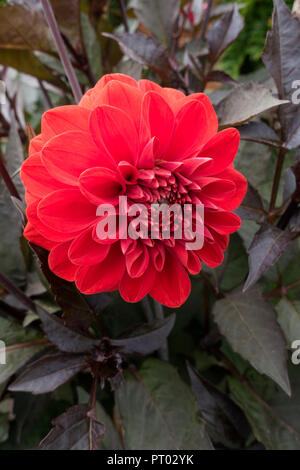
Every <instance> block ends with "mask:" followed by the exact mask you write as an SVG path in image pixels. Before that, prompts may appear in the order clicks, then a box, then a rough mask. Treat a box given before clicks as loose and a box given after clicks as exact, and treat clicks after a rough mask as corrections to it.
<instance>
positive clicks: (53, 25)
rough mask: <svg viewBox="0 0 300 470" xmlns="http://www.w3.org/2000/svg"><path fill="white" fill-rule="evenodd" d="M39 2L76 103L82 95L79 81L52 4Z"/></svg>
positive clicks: (42, 0)
mask: <svg viewBox="0 0 300 470" xmlns="http://www.w3.org/2000/svg"><path fill="white" fill-rule="evenodd" d="M41 3H42V6H43V10H44V13H45V16H46V19H47V22H48V24H49V26H50V29H51V31H52V34H53V37H54V40H55V43H56V47H57V50H58V54H59V57H60V59H61V61H62V64H63V66H64V69H65V72H66V75H67V77H68V80H69V82H70V85H71V88H72V92H73V95H74V98H75V100H76V102H77V103H78V102H79V101H80V99H81V97H82V91H81V88H80V85H79V82H78V80H77V77H76V74H75V72H74V69H73V67H72V64H71V61H70V58H69V56H68V53H67V50H66V48H65V45H64V42H63V39H62V37H61V34H60V31H59V28H58V25H57V22H56V19H55V16H54V12H53V9H52V6H51V4H50V2H49V0H41Z"/></svg>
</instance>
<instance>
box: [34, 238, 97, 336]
mask: <svg viewBox="0 0 300 470" xmlns="http://www.w3.org/2000/svg"><path fill="white" fill-rule="evenodd" d="M30 246H31V247H32V249H33V251H34V252H35V254H36V255H37V257H38V259H39V262H40V266H41V269H42V271H43V273H44V275H45V277H46V279H47V281H48V282H49V284H50V286H51V290H52V292H53V294H54V297H55V300H56V302H57V304H58V305H59V306H60V307H61V309H62V311H63V318H64V320H65V322H66V323H67V325H68V326H70V327H71V328H74V329H76V330H78V331H79V332H86V331H88V328H89V326H90V325H91V323H92V321H93V309H92V308H91V306H90V304H89V302H88V301H87V300H86V298H85V297H84V296H83V295H82V294H81V293H80V292H79V291H78V289H77V288H76V287H75V285H74V284H73V283H72V282H68V281H65V280H64V279H61V278H60V277H58V276H56V275H55V274H54V273H53V272H52V271H50V269H49V266H48V254H49V253H48V252H47V251H46V250H45V249H44V248H41V247H40V246H37V245H34V244H32V243H31V244H30ZM103 295H105V294H103ZM93 297H94V296H93ZM101 300H102V294H99V297H98V301H97V302H95V299H94V303H97V308H98V307H99V305H100V303H101ZM98 310H99V308H98Z"/></svg>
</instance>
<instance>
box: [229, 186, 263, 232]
mask: <svg viewBox="0 0 300 470" xmlns="http://www.w3.org/2000/svg"><path fill="white" fill-rule="evenodd" d="M235 213H236V214H237V215H238V216H239V217H241V218H242V219H245V220H254V221H255V222H259V223H262V222H263V221H264V220H265V219H266V216H267V213H266V211H265V210H264V206H263V202H262V199H261V197H260V195H259V192H258V191H257V189H255V188H254V187H253V186H252V185H251V184H250V183H249V182H248V189H247V193H246V196H245V197H244V199H243V202H242V204H241V205H240V207H239V208H238V209H236V210H235Z"/></svg>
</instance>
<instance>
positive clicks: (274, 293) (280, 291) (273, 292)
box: [264, 279, 300, 298]
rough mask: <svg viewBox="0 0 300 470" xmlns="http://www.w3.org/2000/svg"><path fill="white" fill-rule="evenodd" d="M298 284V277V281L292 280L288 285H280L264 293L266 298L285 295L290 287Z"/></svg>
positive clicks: (299, 284) (299, 283)
mask: <svg viewBox="0 0 300 470" xmlns="http://www.w3.org/2000/svg"><path fill="white" fill-rule="evenodd" d="M298 286H300V279H299V280H298V281H295V282H292V283H291V284H289V285H288V286H281V287H278V288H277V289H273V290H271V291H269V292H266V293H265V294H264V295H265V297H267V298H269V297H281V296H285V295H286V294H287V292H288V291H289V290H290V289H293V288H294V287H298Z"/></svg>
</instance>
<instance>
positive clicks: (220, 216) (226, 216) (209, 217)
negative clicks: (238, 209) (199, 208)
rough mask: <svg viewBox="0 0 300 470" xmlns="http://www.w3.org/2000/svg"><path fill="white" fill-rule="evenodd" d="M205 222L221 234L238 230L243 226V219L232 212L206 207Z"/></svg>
mask: <svg viewBox="0 0 300 470" xmlns="http://www.w3.org/2000/svg"><path fill="white" fill-rule="evenodd" d="M204 222H205V225H208V227H212V228H213V229H214V230H215V231H216V232H218V233H220V234H228V233H233V232H236V231H237V230H238V229H239V228H240V226H241V219H240V218H239V217H238V216H237V215H236V214H233V213H231V212H227V211H223V210H217V209H207V208H206V209H205V213H204Z"/></svg>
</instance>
